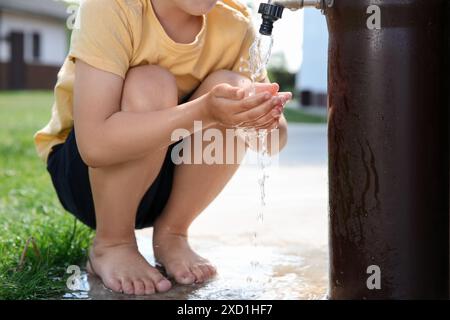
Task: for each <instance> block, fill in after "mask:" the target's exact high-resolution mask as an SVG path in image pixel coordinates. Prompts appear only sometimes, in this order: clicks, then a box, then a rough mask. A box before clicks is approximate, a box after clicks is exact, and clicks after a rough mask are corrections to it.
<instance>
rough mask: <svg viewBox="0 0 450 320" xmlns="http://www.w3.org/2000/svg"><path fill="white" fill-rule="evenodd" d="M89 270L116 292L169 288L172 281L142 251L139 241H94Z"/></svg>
mask: <svg viewBox="0 0 450 320" xmlns="http://www.w3.org/2000/svg"><path fill="white" fill-rule="evenodd" d="M87 271H88V272H89V273H91V274H94V275H96V276H98V277H99V278H100V279H101V280H102V281H103V284H104V285H105V286H106V287H107V288H109V289H111V290H113V291H115V292H123V293H126V294H134V295H149V294H153V293H155V292H166V291H167V290H169V289H170V287H171V283H170V281H169V280H167V279H166V278H164V277H163V276H162V275H161V273H159V272H158V271H157V270H156V269H155V268H153V267H152V266H150V265H149V264H148V262H147V261H146V260H145V259H144V257H143V256H142V255H141V254H140V253H139V251H138V248H137V245H136V243H135V242H134V243H133V242H131V243H121V244H117V245H111V244H108V245H105V244H103V243H99V242H98V241H97V242H94V245H93V246H92V247H91V250H90V252H89V262H88V265H87Z"/></svg>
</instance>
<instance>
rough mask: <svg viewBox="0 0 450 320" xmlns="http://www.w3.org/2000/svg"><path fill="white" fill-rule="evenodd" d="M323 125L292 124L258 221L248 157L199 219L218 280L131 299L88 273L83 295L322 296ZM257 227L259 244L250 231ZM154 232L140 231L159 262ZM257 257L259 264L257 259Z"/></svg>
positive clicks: (199, 245)
mask: <svg viewBox="0 0 450 320" xmlns="http://www.w3.org/2000/svg"><path fill="white" fill-rule="evenodd" d="M326 139H327V138H326V126H323V125H311V126H310V125H291V126H290V139H289V143H288V146H287V147H286V149H285V151H284V152H283V154H282V155H281V156H280V159H279V163H274V164H273V165H272V166H271V167H270V169H269V170H268V173H269V176H270V177H269V179H268V180H267V201H266V202H267V207H266V210H265V214H264V223H263V225H258V222H257V212H258V209H259V188H258V182H257V179H258V169H257V167H256V165H255V164H254V161H253V160H252V159H254V155H250V156H249V161H248V163H247V164H245V165H243V166H242V167H241V169H240V170H239V172H238V173H237V174H236V176H235V177H234V178H233V180H232V181H231V182H230V184H229V185H228V186H227V187H226V189H225V190H224V191H223V193H222V194H221V195H220V196H219V197H218V198H217V199H216V200H215V201H214V202H213V203H212V204H211V206H210V207H209V208H208V209H207V210H206V211H205V212H204V213H203V214H202V215H201V216H200V217H199V218H198V219H197V221H195V223H194V225H193V226H192V228H191V232H190V233H191V244H192V246H193V247H194V248H195V249H196V250H197V251H198V252H199V253H200V254H201V255H203V256H205V257H206V258H208V259H210V260H211V261H212V262H213V263H214V264H215V265H216V266H217V268H218V272H219V275H218V276H217V278H215V279H214V280H212V281H210V282H208V283H206V284H203V285H193V286H175V287H174V288H173V289H172V290H171V291H169V292H168V293H165V294H157V295H154V296H150V297H130V296H126V295H122V294H115V293H112V292H110V291H109V290H106V289H105V288H104V287H103V285H102V284H101V283H100V281H99V280H98V279H95V278H91V279H89V283H85V284H86V285H89V287H90V290H89V291H85V292H78V293H76V295H74V294H73V293H68V294H67V295H66V298H69V299H70V298H81V299H323V298H325V297H326V294H327V286H328V270H327V266H328V252H327V250H328V249H327V245H328V242H327V241H328V240H327V232H328V231H327V206H328V198H327V197H328V195H327V144H326ZM255 231H257V232H258V236H257V243H256V246H255V245H254V244H253V243H252V234H253V233H254V232H255ZM151 234H152V230H151V229H147V230H144V231H140V232H138V234H137V235H138V238H139V247H140V250H141V252H143V254H144V256H145V257H146V258H147V259H148V260H149V261H150V262H151V263H153V262H154V259H153V253H152V245H151ZM255 261H256V262H258V264H257V266H255V265H254V264H253V265H252V262H255Z"/></svg>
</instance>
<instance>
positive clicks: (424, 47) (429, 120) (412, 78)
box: [326, 0, 449, 299]
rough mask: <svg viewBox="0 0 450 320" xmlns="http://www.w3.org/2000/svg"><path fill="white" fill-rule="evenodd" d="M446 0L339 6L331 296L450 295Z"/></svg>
mask: <svg viewBox="0 0 450 320" xmlns="http://www.w3.org/2000/svg"><path fill="white" fill-rule="evenodd" d="M374 3H375V4H376V5H377V7H378V8H379V9H380V17H381V28H380V29H378V28H376V24H375V25H374V24H373V22H374V21H373V20H371V23H369V25H370V28H369V27H368V19H369V17H371V15H372V14H373V13H374V12H375V11H370V12H371V13H367V11H368V10H367V9H368V7H369V6H371V5H373V4H374ZM446 3H447V0H426V1H425V0H378V1H371V0H334V5H333V7H331V8H329V9H327V12H326V13H327V20H328V26H329V32H330V40H329V41H330V48H329V174H330V182H329V185H330V186H329V188H330V245H331V250H330V251H331V253H330V263H331V266H330V298H331V299H419V298H424V299H432V298H436V299H447V298H448V286H449V222H448V221H449V186H448V184H449V159H448V133H447V126H448V110H447V105H446V102H445V99H444V95H448V92H447V93H445V92H444V89H443V85H442V84H443V81H444V77H445V76H446V72H447V71H446V70H445V66H444V61H445V58H448V56H447V57H444V52H445V47H444V41H442V39H443V32H444V30H445V21H444V20H445V19H444V15H443V14H442V12H444V11H445V5H446ZM372 9H373V8H372ZM375 9H376V8H375ZM447 73H448V72H447ZM371 266H372V268H371ZM373 266H374V267H375V269H373ZM377 267H379V271H380V273H378V272H377V270H376V268H377ZM377 275H379V276H380V285H381V287H380V288H377V287H374V285H375V286H376V277H377ZM371 276H374V277H375V278H373V277H372V278H371ZM374 279H375V280H374ZM368 282H369V286H368Z"/></svg>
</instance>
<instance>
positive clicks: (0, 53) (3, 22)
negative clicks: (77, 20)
mask: <svg viewBox="0 0 450 320" xmlns="http://www.w3.org/2000/svg"><path fill="white" fill-rule="evenodd" d="M67 17H68V14H67V13H66V5H65V4H64V3H63V2H62V1H55V0H0V90H5V89H13V90H18V89H51V88H53V86H54V84H55V82H56V76H57V73H58V70H59V68H60V67H61V65H62V63H63V62H64V59H65V56H66V54H67V49H68V34H67V31H66V19H67Z"/></svg>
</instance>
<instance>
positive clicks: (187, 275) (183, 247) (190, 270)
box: [153, 228, 216, 284]
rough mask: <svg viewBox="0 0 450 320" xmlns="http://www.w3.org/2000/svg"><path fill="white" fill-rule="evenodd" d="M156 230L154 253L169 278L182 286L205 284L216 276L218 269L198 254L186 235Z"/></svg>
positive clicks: (154, 234) (154, 233)
mask: <svg viewBox="0 0 450 320" xmlns="http://www.w3.org/2000/svg"><path fill="white" fill-rule="evenodd" d="M160 229H162V228H154V232H153V252H154V254H155V259H156V260H157V261H158V262H159V263H161V264H162V265H163V266H164V268H165V269H166V272H167V274H168V275H169V276H171V277H173V278H175V280H176V281H177V282H178V283H180V284H192V283H194V282H195V283H203V282H205V281H207V280H208V279H210V278H212V277H213V276H214V275H215V274H216V268H215V267H214V266H213V265H212V264H211V263H210V262H209V261H208V260H206V259H204V258H202V257H201V256H199V255H198V254H196V253H195V252H194V251H193V250H192V249H191V247H190V246H189V243H188V239H187V236H186V235H183V234H174V233H170V232H166V231H161V230H160Z"/></svg>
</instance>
